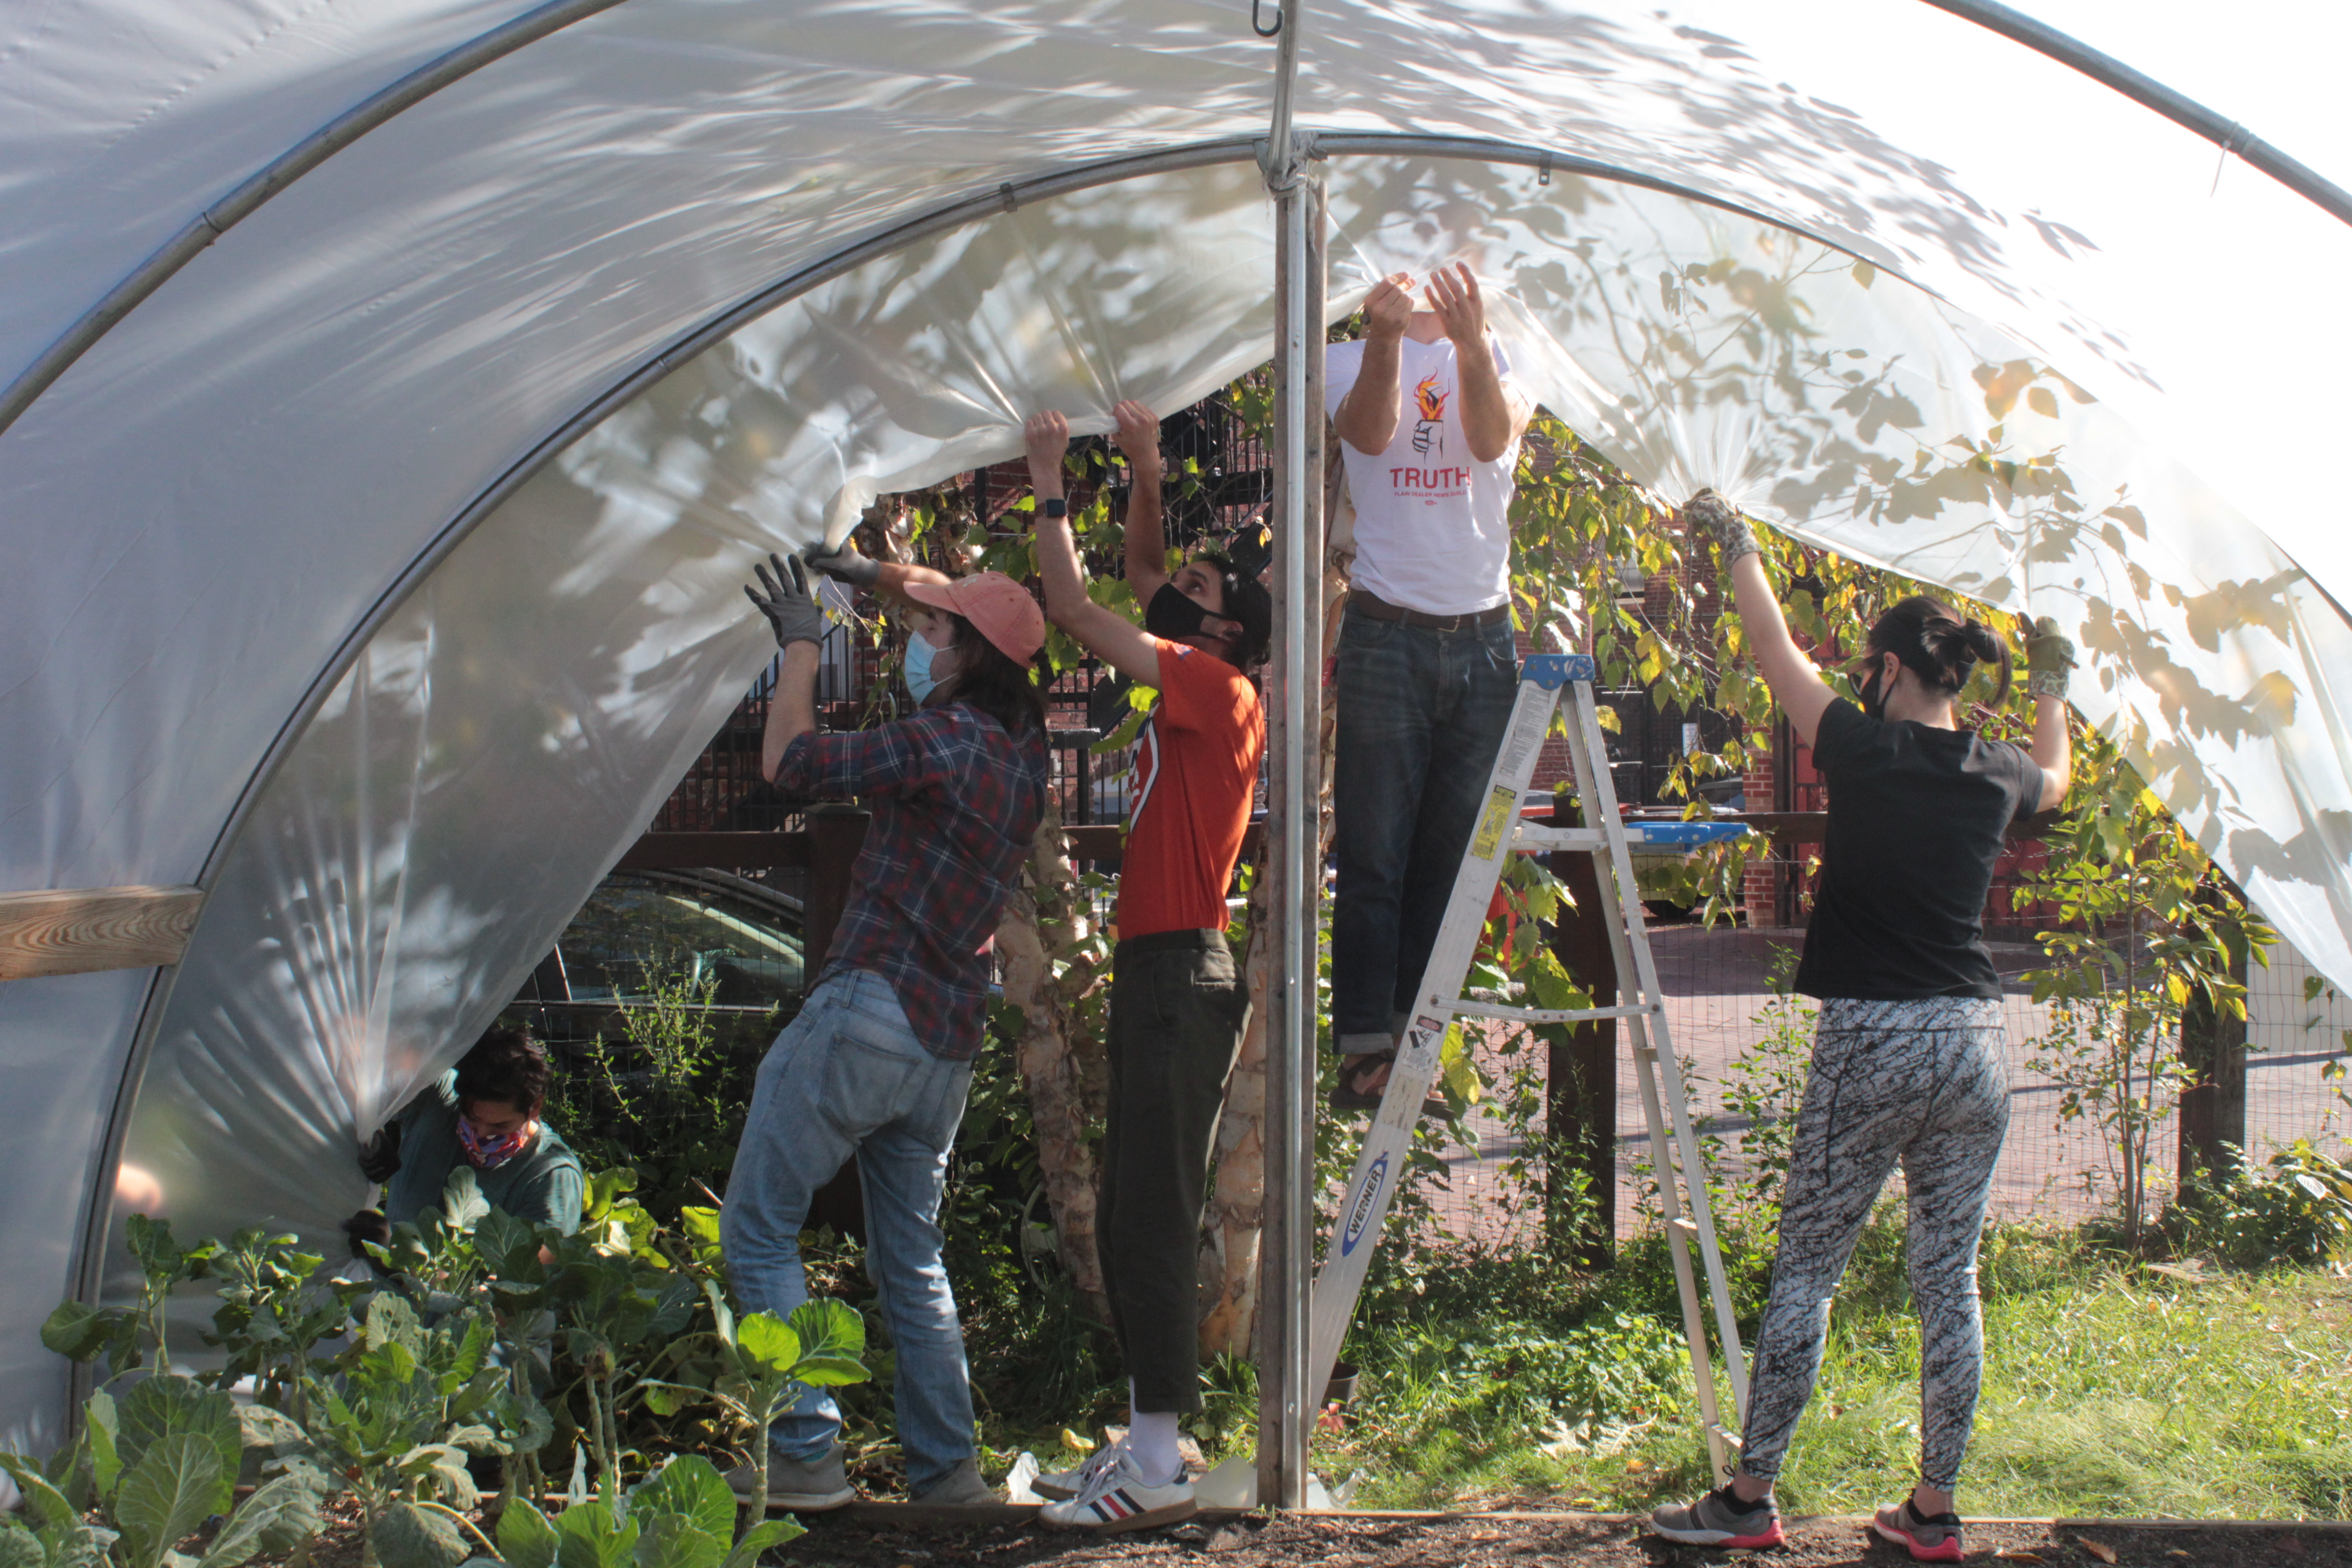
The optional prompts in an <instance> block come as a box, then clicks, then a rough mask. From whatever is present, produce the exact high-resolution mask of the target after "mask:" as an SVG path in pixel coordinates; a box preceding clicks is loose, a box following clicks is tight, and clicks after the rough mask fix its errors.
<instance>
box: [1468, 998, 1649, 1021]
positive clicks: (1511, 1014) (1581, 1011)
mask: <svg viewBox="0 0 2352 1568" xmlns="http://www.w3.org/2000/svg"><path fill="white" fill-rule="evenodd" d="M1438 1005H1440V1006H1441V1007H1444V1008H1445V1009H1446V1010H1447V1011H1449V1012H1453V1013H1458V1014H1463V1015H1465V1016H1470V1017H1474V1018H1510V1019H1515V1020H1517V1022H1519V1023H1522V1024H1581V1023H1584V1022H1585V1021H1587V1020H1588V1019H1593V1018H1646V1017H1648V1016H1650V1015H1651V1014H1653V1013H1654V1012H1656V1011H1657V1010H1658V1007H1657V1004H1655V1003H1647V1004H1643V1005H1638V1006H1632V1007H1512V1006H1508V1005H1505V1004H1503V1003H1501V1002H1478V1001H1474V1000H1472V999H1471V998H1469V997H1467V996H1456V997H1454V999H1453V1000H1451V1001H1448V1002H1441V1003H1439V1004H1438Z"/></svg>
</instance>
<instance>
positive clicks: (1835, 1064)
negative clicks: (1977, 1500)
mask: <svg viewBox="0 0 2352 1568" xmlns="http://www.w3.org/2000/svg"><path fill="white" fill-rule="evenodd" d="M1684 516H1685V519H1686V520H1687V521H1689V523H1690V524H1691V528H1692V531H1693V533H1694V535H1698V536H1704V537H1706V538H1709V539H1711V540H1712V541H1713V542H1715V543H1716V544H1717V546H1718V547H1719V548H1720V550H1721V552H1722V571H1723V572H1724V574H1726V575H1727V576H1728V577H1729V578H1730V580H1731V584H1732V588H1733V591H1734V593H1735V595H1737V598H1738V608H1739V616H1740V624H1741V626H1743V627H1744V628H1745V630H1746V632H1747V635H1748V642H1749V644H1750V646H1751V647H1754V648H1755V650H1756V660H1757V663H1758V664H1759V666H1761V667H1762V669H1763V672H1764V679H1765V680H1766V681H1767V683H1769V685H1770V687H1771V688H1772V695H1773V696H1774V697H1775V698H1776V699H1778V700H1779V701H1780V707H1781V710H1783V711H1784V712H1786V713H1787V714H1788V716H1789V724H1790V728H1791V729H1792V730H1793V731H1795V732H1796V733H1797V734H1798V735H1799V736H1800V737H1801V739H1803V740H1804V741H1805V742H1807V743H1808V744H1809V745H1811V747H1812V748H1813V762H1814V765H1815V766H1816V767H1818V768H1819V769H1820V770H1821V773H1822V777H1823V778H1824V779H1825V780H1826V781H1827V783H1828V784H1829V831H1828V835H1827V838H1826V841H1825V843H1824V844H1823V846H1822V874H1821V883H1820V888H1819V890H1818V892H1817V894H1816V896H1815V899H1814V902H1813V917H1812V922H1811V925H1810V926H1808V927H1807V928H1806V931H1805V953H1804V959H1803V962H1802V963H1801V964H1800V965H1799V966H1798V970H1797V988H1798V989H1799V990H1800V991H1801V992H1803V993H1805V994H1807V995H1811V996H1817V997H1819V998H1821V1001H1822V1009H1821V1017H1820V1020H1819V1022H1818V1023H1817V1025H1816V1026H1815V1033H1814V1039H1813V1055H1812V1067H1811V1075H1810V1076H1809V1078H1808V1079H1807V1081H1806V1085H1805V1099H1804V1105H1803V1108H1802V1109H1801V1110H1800V1112H1799V1113H1798V1118H1797V1131H1796V1141H1795V1142H1794V1144H1793V1146H1792V1147H1791V1149H1790V1164H1789V1179H1788V1188H1787V1191H1786V1192H1785V1193H1784V1194H1782V1196H1781V1205H1780V1246H1779V1248H1778V1250H1777V1252H1776V1253H1775V1254H1774V1257H1773V1260H1772V1292H1771V1299H1770V1300H1769V1303H1768V1304H1767V1306H1766V1307H1765V1309H1764V1318H1763V1321H1762V1322H1761V1323H1760V1324H1759V1326H1758V1328H1757V1331H1756V1350H1755V1359H1754V1362H1753V1365H1752V1369H1751V1374H1750V1378H1749V1382H1748V1408H1747V1412H1746V1417H1747V1419H1746V1433H1745V1436H1744V1438H1743V1440H1742V1443H1741V1445H1740V1458H1739V1467H1738V1474H1736V1475H1734V1476H1733V1477H1732V1479H1731V1480H1730V1481H1729V1482H1728V1483H1727V1484H1726V1485H1724V1486H1723V1487H1721V1488H1718V1489H1717V1490H1715V1491H1712V1492H1709V1493H1708V1494H1707V1495H1706V1497H1704V1498H1701V1499H1700V1500H1698V1501H1697V1502H1696V1503H1693V1504H1691V1505H1690V1506H1688V1507H1686V1508H1673V1507H1669V1508H1661V1509H1659V1510H1657V1513H1656V1515H1655V1523H1656V1527H1657V1530H1658V1532H1659V1533H1660V1534H1661V1535H1664V1536H1666V1537H1667V1538H1669V1539H1671V1540H1675V1541H1683V1542H1696V1543H1700V1544H1706V1545H1715V1546H1730V1547H1755V1546H1769V1545H1774V1544H1777V1543H1779V1542H1780V1539H1781V1535H1780V1515H1779V1512H1778V1510H1776V1509H1775V1508H1774V1506H1773V1502H1772V1482H1773V1479H1774V1478H1775V1477H1776V1476H1778V1475H1779V1473H1780V1462H1781V1459H1782V1458H1783V1456H1784V1455H1785V1454H1786V1453H1787V1452H1788V1447H1789V1438H1790V1434H1791V1433H1792V1432H1794V1431H1795V1430H1796V1426H1797V1418H1798V1416H1800V1415H1802V1414H1803V1413H1804V1408H1805V1404H1806V1402H1807V1401H1808V1400H1809V1399H1811V1396H1812V1390H1813V1380H1814V1378H1815V1376H1816V1375H1817V1374H1818V1373H1819V1372H1820V1371H1821V1361H1822V1340H1823V1339H1824V1338H1825V1337H1826V1336H1827V1334H1828V1331H1829V1316H1830V1299H1831V1297H1832V1294H1834V1292H1835V1291H1836V1289H1837V1282H1838V1278H1839V1276H1841V1275H1842V1274H1843V1273H1844V1272H1845V1265H1846V1260H1847V1258H1850V1257H1851V1256H1852V1255H1853V1244H1854V1241H1855V1238H1856V1237H1859V1236H1860V1234H1861V1232H1862V1226H1863V1223H1864V1220H1865V1219H1867V1218H1868V1217H1869V1214H1870V1208H1871V1205H1872V1204H1873V1203H1874V1202H1875V1201H1876V1199H1877V1197H1878V1192H1879V1189H1880V1188H1881V1187H1882V1186H1884V1185H1885V1182H1886V1178H1887V1176H1888V1174H1889V1173H1891V1172H1892V1171H1893V1170H1894V1168H1895V1163H1896V1162H1897V1161H1900V1162H1901V1163H1902V1165H1903V1168H1904V1174H1905V1178H1906V1185H1907V1187H1908V1189H1909V1202H1910V1215H1909V1227H1908V1234H1907V1237H1906V1247H1907V1250H1908V1255H1909V1261H1910V1274H1911V1294H1912V1298H1913V1300H1915V1301H1916V1303H1917V1305H1918V1309H1919V1330H1920V1421H1919V1434H1920V1468H1919V1477H1920V1479H1919V1483H1918V1486H1917V1487H1916V1489H1914V1490H1913V1492H1912V1494H1911V1496H1910V1497H1909V1498H1908V1499H1906V1500H1905V1501H1903V1502H1902V1503H1900V1504H1898V1505H1896V1506H1895V1507H1894V1508H1888V1509H1882V1510H1879V1513H1878V1517H1877V1519H1876V1520H1875V1521H1874V1524H1873V1528H1874V1530H1875V1531H1877V1532H1878V1533H1879V1534H1880V1535H1882V1536H1884V1537H1885V1538H1886V1539H1887V1540H1889V1541H1892V1542H1898V1543H1900V1544H1901V1545H1903V1546H1905V1547H1906V1548H1908V1549H1909V1551H1910V1552H1911V1555H1912V1556H1913V1557H1915V1558H1917V1559H1919V1560H1921V1561H1923V1562H1950V1563H1957V1562H1958V1561H1960V1559H1961V1556H1962V1547H1961V1543H1960V1521H1959V1519H1958V1515H1956V1514H1955V1513H1954V1512H1953V1511H1952V1489H1953V1487H1954V1486H1955V1485H1956V1484H1957V1483H1958V1479H1959V1468H1960V1458H1961V1456H1962V1455H1963V1453H1965V1451H1966V1450H1967V1447H1968V1440H1969V1429H1970V1427H1971V1426H1973V1425H1974V1423H1975V1419H1976V1402H1977V1386H1978V1384H1979V1380H1980V1378H1981V1375H1982V1372H1983V1362H1984V1333H1983V1327H1982V1324H1981V1322H1980V1321H1979V1312H1978V1303H1977V1278H1976V1276H1977V1238H1978V1237H1979V1234H1980V1233H1981V1232H1982V1230H1983V1228H1984V1217H1985V1208H1986V1205H1987V1204H1988V1202H1989V1201H1990V1197H1991V1193H1992V1173H1993V1165H1994V1163H1995V1162H1996V1161H1997V1160H1998V1159H1999V1158H2000V1145H2001V1139H2002V1137H2003V1135H2004V1134H2005V1133H2006V1132H2007V1131H2008V1130H2009V1073H2008V1066H2007V1061H2006V1048H2005V1047H2006V1040H2005V1038H2004V1031H2003V1029H2002V1026H2001V1014H2000V979H1999V977H1998V976H1997V975H1996V974H1995V973H1994V972H1993V967H1992V958H1991V955H1990V953H1988V952H1986V951H1985V945H1984V940H1983V930H1982V925H1981V915H1982V910H1983V909H1984V902H1985V895H1986V893H1987V891H1988V889H1990V886H1991V882H1992V868H1993V861H1994V859H1995V858H1997V857H1998V856H1999V855H2000V847H2001V842H2002V838H2003V837H2004V836H2005V834H2006V833H2007V831H2008V828H2009V825H2010V823H2011V821H2012V820H2013V819H2014V818H2016V817H2019V816H2032V814H2034V813H2036V812H2041V811H2047V810H2050V809H2052V808H2053V807H2055V806H2056V805H2058V803H2059V801H2060V800H2061V799H2062V798H2063V796H2064V795H2065V793H2066V779H2067V773H2068V769H2069V767H2070V765H2071V763H2070V758H2069V755H2068V749H2067V742H2066V704H2065V700H2064V699H2065V688H2066V672H2067V670H2068V669H2070V668H2073V665H2074V647H2073V645H2072V644H2071V643H2069V642H2067V640H2066V639H2065V638H2064V637H2060V636H2059V635H2058V631H2057V626H2056V624H2055V623H2054V622H2053V621H2050V620H2047V619H2045V620H2043V621H2042V622H2041V623H2039V625H2038V626H2037V627H2036V630H2035V633H2034V635H2033V636H2032V637H2030V638H2028V639H2027V643H2026V647H2027V653H2028V665H2029V671H2030V673H2029V677H2028V688H2029V689H2031V690H2032V693H2033V694H2034V698H2035V702H2034V717H2033V744H2032V747H2031V748H2027V747H2022V746H2018V745H2014V744H2011V742H2005V741H1991V740H1987V739H1985V738H1984V737H1982V736H1980V735H1977V734H1974V733H1972V732H1971V731H1966V730H1962V729H1961V728H1959V725H1958V714H1957V699H1958V695H1959V690H1960V688H1961V687H1962V686H1963V685H1964V684H1965V683H1966V682H1967V680H1968V678H1969V673H1970V672H1971V671H1972V670H1973V669H1974V668H1975V667H1976V666H1977V665H1978V664H1979V663H1998V664H1999V665H2000V691H2001V695H2002V696H2006V695H2007V693H2008V690H2009V681H2010V655H2009V647H2008V645H2007V644H2006V643H2005V642H2004V641H2003V640H2002V639H2001V637H2000V633H1999V632H1996V631H1994V630H1993V629H1992V628H1991V627H1990V626H1983V625H1981V624H1979V623H1978V622H1975V621H1963V620H1962V619H1961V618H1960V617H1959V616H1958V614H1957V613H1956V612H1954V611H1953V610H1952V609H1951V608H1950V607H1949V606H1948V605H1943V604H1941V603H1939V602H1937V601H1936V600H1934V599H1929V598H1910V599H1906V600H1904V601H1903V602H1902V603H1901V604H1899V605H1895V607H1894V608H1893V609H1891V610H1889V611H1887V612H1886V614H1885V615H1884V616H1880V617H1879V620H1878V624H1877V625H1876V626H1873V627H1872V628H1871V632H1870V647H1869V661H1868V668H1867V672H1866V674H1865V675H1864V681H1863V687H1862V691H1863V699H1864V703H1863V706H1862V707H1859V708H1857V707H1856V706H1854V704H1853V703H1851V702H1848V701H1845V700H1843V699H1841V698H1839V697H1838V696H1837V695H1836V694H1835V693H1834V692H1832V690H1831V689H1830V688H1829V686H1828V685H1827V684H1826V683H1825V682H1824V681H1823V680H1822V678H1821V675H1820V673H1819V671H1817V670H1816V669H1815V668H1813V664H1812V661H1811V659H1810V658H1807V657H1806V656H1805V654H1804V651H1803V650H1802V649H1801V648H1799V647H1797V645H1796V642H1795V640H1794V639H1793V638H1791V637H1790V636H1789V628H1788V625H1787V623H1786V622H1785V621H1784V620H1782V618H1781V616H1780V605H1779V604H1777V603H1776V602H1775V601H1774V599H1773V596H1772V585H1771V582H1770V580H1769V578H1768V577H1767V576H1766V575H1765V574H1764V563H1763V560H1762V558H1761V557H1759V555H1758V554H1757V552H1756V542H1755V539H1754V537H1753V536H1752V535H1751V534H1750V533H1749V531H1748V524H1747V523H1746V522H1745V521H1743V520H1742V519H1741V518H1740V516H1739V514H1738V512H1737V511H1735V510H1733V509H1732V508H1731V506H1730V505H1729V504H1728V503H1727V502H1726V501H1725V500H1723V499H1722V498H1721V497H1719V496H1717V495H1716V494H1715V493H1714V492H1713V491H1709V490H1703V491H1701V492H1700V493H1699V494H1698V495H1696V496H1694V497H1693V498H1691V500H1690V503H1689V505H1688V506H1686V507H1685V509H1684ZM1996 700H1998V699H1996Z"/></svg>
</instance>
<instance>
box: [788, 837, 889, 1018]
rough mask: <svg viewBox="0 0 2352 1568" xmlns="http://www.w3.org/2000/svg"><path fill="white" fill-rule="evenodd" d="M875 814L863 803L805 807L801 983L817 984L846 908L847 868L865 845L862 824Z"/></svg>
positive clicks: (855, 859)
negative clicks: (805, 888)
mask: <svg viewBox="0 0 2352 1568" xmlns="http://www.w3.org/2000/svg"><path fill="white" fill-rule="evenodd" d="M873 820H874V814H873V813H872V812H870V811H867V810H866V809H864V808H863V807H861V806H855V805H813V806H811V807H809V811H808V867H809V879H808V897H807V898H806V899H805V900H803V901H802V904H801V940H802V942H803V955H802V963H803V964H804V965H805V967H804V968H803V970H802V972H801V973H802V975H803V980H802V985H803V994H806V988H807V987H808V986H811V985H814V984H815V983H816V973H817V971H818V970H820V969H822V968H824V958H825V954H826V952H828V951H830V950H831V948H832V946H833V933H834V930H835V927H837V926H839V925H840V924H841V912H842V910H845V909H847V908H848V907H849V871H850V868H851V867H853V866H855V865H856V864H857V852H858V851H859V850H860V849H863V848H864V847H866V824H868V823H870V822H872V821H873Z"/></svg>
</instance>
